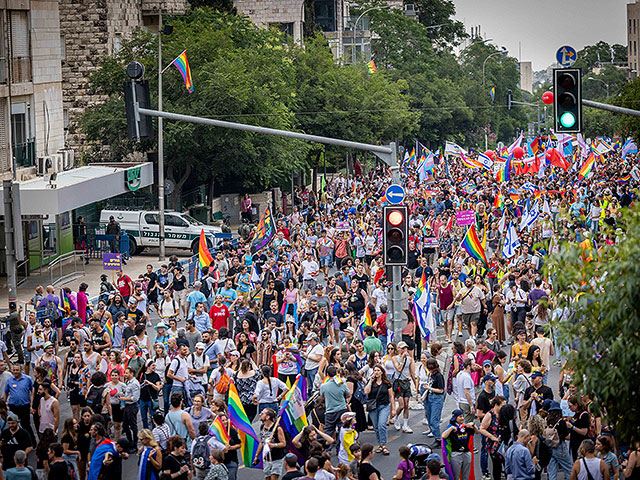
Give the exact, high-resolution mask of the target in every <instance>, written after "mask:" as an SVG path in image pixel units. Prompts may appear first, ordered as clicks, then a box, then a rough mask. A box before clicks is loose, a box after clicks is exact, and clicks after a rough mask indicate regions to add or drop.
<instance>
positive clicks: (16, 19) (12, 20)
mask: <svg viewBox="0 0 640 480" xmlns="http://www.w3.org/2000/svg"><path fill="white" fill-rule="evenodd" d="M28 13H29V12H27V11H26V10H11V11H10V12H9V32H10V34H11V49H10V52H11V81H12V82H13V83H23V82H30V81H31V58H30V57H29V17H28Z"/></svg>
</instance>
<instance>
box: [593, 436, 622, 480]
mask: <svg viewBox="0 0 640 480" xmlns="http://www.w3.org/2000/svg"><path fill="white" fill-rule="evenodd" d="M614 449H615V446H614V442H613V437H612V436H611V435H600V436H599V437H597V438H596V454H597V456H598V458H599V459H600V460H602V461H603V462H604V463H606V464H607V467H609V480H619V478H620V463H619V462H618V457H616V454H615V452H614Z"/></svg>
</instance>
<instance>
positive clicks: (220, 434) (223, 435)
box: [209, 417, 229, 445]
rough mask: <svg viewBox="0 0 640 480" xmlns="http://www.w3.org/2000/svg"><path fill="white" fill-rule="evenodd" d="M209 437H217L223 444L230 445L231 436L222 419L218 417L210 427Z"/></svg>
mask: <svg viewBox="0 0 640 480" xmlns="http://www.w3.org/2000/svg"><path fill="white" fill-rule="evenodd" d="M209 435H211V436H212V437H215V438H216V440H218V441H219V442H220V443H221V444H223V445H229V435H228V434H227V429H226V428H225V427H224V424H223V423H222V420H221V419H220V417H216V419H215V420H214V421H213V422H211V425H209Z"/></svg>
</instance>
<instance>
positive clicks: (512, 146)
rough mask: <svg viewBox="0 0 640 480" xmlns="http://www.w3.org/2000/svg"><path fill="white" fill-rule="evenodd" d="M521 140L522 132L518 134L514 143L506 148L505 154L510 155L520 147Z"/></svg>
mask: <svg viewBox="0 0 640 480" xmlns="http://www.w3.org/2000/svg"><path fill="white" fill-rule="evenodd" d="M523 138H524V132H520V136H519V137H518V138H516V141H515V142H513V143H512V144H511V145H509V148H507V152H508V153H509V155H511V154H512V153H513V151H514V150H515V149H516V148H517V147H519V146H520V144H521V143H522V139H523Z"/></svg>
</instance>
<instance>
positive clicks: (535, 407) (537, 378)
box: [522, 370, 553, 421]
mask: <svg viewBox="0 0 640 480" xmlns="http://www.w3.org/2000/svg"><path fill="white" fill-rule="evenodd" d="M543 377H544V375H543V373H542V372H541V371H540V370H536V371H535V372H533V373H532V374H531V377H530V378H531V386H530V387H528V388H527V389H526V390H525V391H524V397H523V399H524V401H523V402H522V411H527V412H528V415H529V416H531V415H535V414H536V413H538V411H540V410H541V409H542V402H543V401H544V400H545V399H549V400H553V390H551V388H549V387H548V386H547V385H544V384H543V383H542V378H543ZM523 421H524V419H523Z"/></svg>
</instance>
